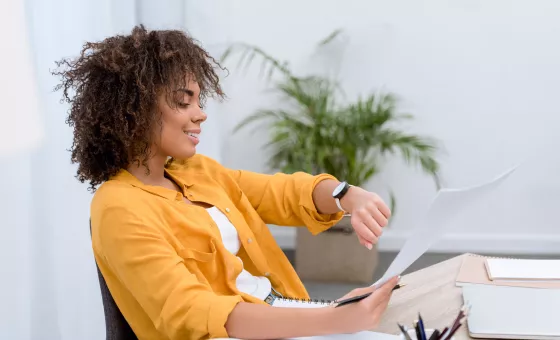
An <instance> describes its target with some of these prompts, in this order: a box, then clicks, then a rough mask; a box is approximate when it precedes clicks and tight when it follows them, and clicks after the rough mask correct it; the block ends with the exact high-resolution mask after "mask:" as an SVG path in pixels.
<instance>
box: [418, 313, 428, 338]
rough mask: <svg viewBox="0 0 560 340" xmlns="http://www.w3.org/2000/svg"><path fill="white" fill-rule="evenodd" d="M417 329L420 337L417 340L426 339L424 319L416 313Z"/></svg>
mask: <svg viewBox="0 0 560 340" xmlns="http://www.w3.org/2000/svg"><path fill="white" fill-rule="evenodd" d="M418 329H419V330H420V339H419V340H427V339H426V330H425V329H424V321H423V320H422V316H421V315H420V313H418Z"/></svg>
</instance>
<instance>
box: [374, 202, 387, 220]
mask: <svg viewBox="0 0 560 340" xmlns="http://www.w3.org/2000/svg"><path fill="white" fill-rule="evenodd" d="M375 203H376V205H377V209H379V211H380V212H381V213H382V214H383V216H385V217H386V218H387V219H388V218H390V217H391V209H389V207H388V206H387V204H385V202H383V200H382V199H381V198H379V199H378V200H377V201H376V202H375Z"/></svg>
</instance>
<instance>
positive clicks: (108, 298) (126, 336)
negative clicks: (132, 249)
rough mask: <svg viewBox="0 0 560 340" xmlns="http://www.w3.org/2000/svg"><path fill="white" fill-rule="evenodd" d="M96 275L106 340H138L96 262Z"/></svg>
mask: <svg viewBox="0 0 560 340" xmlns="http://www.w3.org/2000/svg"><path fill="white" fill-rule="evenodd" d="M89 230H90V233H91V220H90V222H89ZM95 266H96V267H97V275H98V277H99V286H100V288H101V299H102V300H103V311H104V313H105V334H106V339H107V340H138V338H137V337H136V335H135V334H134V332H133V331H132V328H130V325H129V324H128V322H126V320H125V318H124V316H123V315H122V313H121V311H120V310H119V307H117V304H116V303H115V300H114V299H113V296H112V295H111V292H110V291H109V287H107V282H105V278H104V277H103V275H102V274H101V271H100V270H99V266H98V265H97V262H96V263H95Z"/></svg>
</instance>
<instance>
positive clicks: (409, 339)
mask: <svg viewBox="0 0 560 340" xmlns="http://www.w3.org/2000/svg"><path fill="white" fill-rule="evenodd" d="M397 325H399V328H400V329H401V332H402V334H403V335H404V337H405V339H406V340H412V338H411V337H410V335H408V329H406V328H405V327H404V326H403V325H401V324H400V323H397Z"/></svg>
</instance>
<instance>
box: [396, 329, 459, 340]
mask: <svg viewBox="0 0 560 340" xmlns="http://www.w3.org/2000/svg"><path fill="white" fill-rule="evenodd" d="M432 333H434V329H430V328H428V329H426V339H429V338H430V337H431V336H432ZM408 336H410V338H411V339H412V340H418V339H417V338H416V332H415V331H414V329H409V330H408ZM401 339H403V340H406V338H405V337H404V334H401ZM449 340H455V337H454V336H452V337H451V338H450V339H449Z"/></svg>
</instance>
